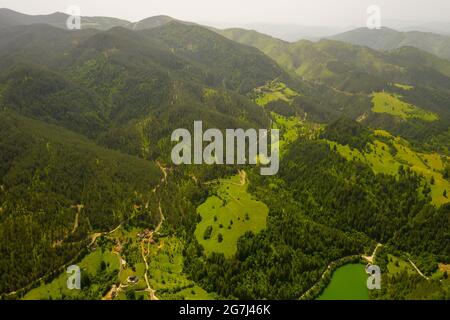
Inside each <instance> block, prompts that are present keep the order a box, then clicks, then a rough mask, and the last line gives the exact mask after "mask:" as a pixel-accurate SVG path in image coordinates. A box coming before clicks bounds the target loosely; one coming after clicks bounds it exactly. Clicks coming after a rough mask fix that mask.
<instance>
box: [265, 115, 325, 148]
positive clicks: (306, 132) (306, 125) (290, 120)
mask: <svg viewBox="0 0 450 320" xmlns="http://www.w3.org/2000/svg"><path fill="white" fill-rule="evenodd" d="M272 118H273V119H274V122H273V128H274V129H279V130H280V153H281V156H283V155H284V154H285V152H286V150H287V149H288V148H287V145H289V144H291V143H293V142H295V141H296V140H297V139H298V138H299V137H305V138H308V139H314V138H316V137H318V135H319V133H320V132H321V130H322V129H323V125H320V124H317V123H314V122H310V121H307V120H303V119H300V118H299V117H285V116H282V115H279V114H277V113H275V112H272Z"/></svg>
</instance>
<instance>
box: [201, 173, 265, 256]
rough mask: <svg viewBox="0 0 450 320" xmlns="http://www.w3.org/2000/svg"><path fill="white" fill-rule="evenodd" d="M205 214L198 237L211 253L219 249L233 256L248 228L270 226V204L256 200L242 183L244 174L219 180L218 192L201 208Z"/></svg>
mask: <svg viewBox="0 0 450 320" xmlns="http://www.w3.org/2000/svg"><path fill="white" fill-rule="evenodd" d="M197 212H198V213H199V214H200V216H201V217H202V220H201V222H200V223H199V224H198V225H197V228H196V229H195V237H196V238H197V240H198V242H199V243H200V244H201V245H202V246H203V247H204V249H205V251H206V252H207V253H211V252H219V253H223V254H224V255H225V256H227V257H231V256H233V255H234V254H235V252H236V249H237V247H236V245H237V241H238V239H239V238H240V237H241V236H242V235H243V234H244V233H246V232H247V231H252V232H254V233H258V232H260V231H261V230H263V229H264V228H265V227H266V219H267V216H268V214H269V208H268V207H267V206H266V205H265V204H264V203H262V202H260V201H257V200H254V199H253V198H252V196H251V195H250V194H249V193H248V192H247V184H246V183H244V184H241V177H240V175H236V176H233V177H231V178H230V179H223V180H220V181H219V186H218V187H217V189H216V194H215V195H212V196H210V197H209V198H208V199H207V200H206V202H205V203H203V204H202V205H200V206H199V207H198V208H197Z"/></svg>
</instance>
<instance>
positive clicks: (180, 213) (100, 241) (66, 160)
mask: <svg viewBox="0 0 450 320" xmlns="http://www.w3.org/2000/svg"><path fill="white" fill-rule="evenodd" d="M0 17H1V18H2V20H1V21H0V253H1V257H0V258H1V259H0V298H1V299H17V300H19V299H24V300H236V299H242V300H271V299H272V300H298V299H301V300H314V299H319V300H341V299H351V300H352V299H355V300H358V299H364V300H366V299H370V300H415V299H420V300H448V299H450V282H449V281H450V280H449V279H448V273H449V268H448V266H449V265H450V238H449V230H450V178H449V175H450V153H449V148H450V129H449V128H450V109H449V101H450V72H449V70H450V61H449V60H447V58H446V52H445V50H443V49H442V50H441V49H436V48H429V50H422V49H424V48H423V43H424V42H423V41H424V40H422V39H429V41H430V43H444V44H445V43H446V42H445V41H446V39H443V38H440V37H435V36H430V35H427V34H425V33H424V34H419V35H417V38H411V34H403V33H402V34H400V35H399V34H397V33H395V32H394V33H393V34H394V35H395V36H396V37H397V36H398V37H400V36H401V37H404V38H408V39H409V40H408V41H412V42H413V44H414V45H411V46H400V45H395V43H394V44H392V48H389V50H387V47H386V45H385V44H383V43H381V42H380V43H377V44H376V45H372V46H364V45H365V44H366V43H365V42H363V41H362V40H361V38H360V37H359V33H360V32H362V31H361V30H360V31H358V32H356V33H355V32H351V33H350V34H344V35H342V36H340V37H333V38H332V39H321V40H318V41H315V42H313V41H307V40H300V41H297V42H292V43H289V42H285V41H283V40H279V39H276V38H273V37H270V36H267V35H264V34H261V33H258V32H256V31H249V30H245V29H238V28H234V29H227V30H219V29H215V28H209V27H205V26H202V25H200V24H195V23H190V22H186V21H181V20H177V19H174V18H171V17H168V16H156V17H150V18H148V19H144V20H142V21H140V22H137V23H131V22H128V21H125V20H121V19H113V18H107V17H105V18H101V19H100V18H89V19H87V20H86V21H85V26H89V27H90V28H83V29H82V30H73V31H67V30H65V29H64V25H63V22H64V18H65V16H64V15H62V14H55V15H50V16H45V15H44V16H39V17H34V16H28V15H25V14H19V13H15V12H13V11H11V10H6V9H0ZM49 18H51V19H50V20H48V19H49ZM36 23H38V24H36ZM380 32H381V33H382V34H384V33H386V32H388V30H382V31H380ZM383 32H384V33H383ZM354 37H356V38H354ZM436 46H437V45H436ZM380 48H383V50H381V49H380ZM384 49H386V50H384ZM430 51H431V52H430ZM199 121H202V122H201V123H202V130H204V131H206V130H208V129H217V130H219V131H220V132H225V130H227V129H237V128H241V129H243V130H248V129H254V130H255V132H257V130H261V129H265V130H267V131H268V132H269V131H270V130H273V129H278V130H280V141H279V142H280V143H279V149H280V150H279V151H280V159H279V160H280V163H279V170H278V171H277V173H276V174H274V175H270V176H264V175H261V174H260V170H261V169H262V168H263V166H262V163H261V161H256V162H257V163H256V164H253V163H252V162H251V161H249V162H246V161H244V164H239V163H238V162H237V161H235V162H233V163H232V162H231V161H230V163H228V165H219V164H215V165H213V164H208V163H203V162H202V161H200V162H195V161H194V162H195V164H188V163H187V162H185V163H174V162H173V161H172V157H171V151H172V150H173V149H174V147H175V146H176V144H175V141H171V135H172V133H173V132H174V131H175V130H176V129H179V128H184V129H185V130H186V131H188V132H195V128H196V123H198V122H199ZM194 138H195V137H194ZM197 138H202V136H199V137H197ZM203 142H205V141H203ZM193 145H195V143H194V144H193ZM203 146H204V145H203V143H202V141H200V143H199V144H198V145H197V147H199V148H200V147H203ZM200 149H202V148H200ZM202 150H203V149H202ZM238 156H241V157H242V158H243V159H246V154H245V155H241V154H240V155H238ZM249 157H250V155H249ZM256 158H257V160H261V159H262V156H261V155H260V154H259V153H258V155H257V156H256ZM267 158H268V157H267ZM236 163H238V164H236ZM366 263H370V264H375V265H377V266H379V267H380V269H381V272H382V288H381V289H380V290H368V289H367V286H366V280H367V274H366V273H365V271H364V267H365V264H366ZM69 265H77V266H79V267H80V269H81V287H82V288H81V290H69V289H68V288H67V277H68V274H67V273H66V269H67V267H68V266H69Z"/></svg>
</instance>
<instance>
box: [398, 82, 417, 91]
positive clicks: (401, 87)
mask: <svg viewBox="0 0 450 320" xmlns="http://www.w3.org/2000/svg"><path fill="white" fill-rule="evenodd" d="M394 86H396V87H397V88H400V89H403V90H406V91H409V90H413V89H414V87H413V86H408V85H406V84H400V83H394Z"/></svg>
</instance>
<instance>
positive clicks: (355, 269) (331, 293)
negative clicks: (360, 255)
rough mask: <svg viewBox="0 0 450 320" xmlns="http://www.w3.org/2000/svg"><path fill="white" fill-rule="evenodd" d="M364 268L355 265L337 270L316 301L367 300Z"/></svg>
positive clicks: (366, 275) (347, 265) (361, 265)
mask: <svg viewBox="0 0 450 320" xmlns="http://www.w3.org/2000/svg"><path fill="white" fill-rule="evenodd" d="M365 267H366V266H365V265H363V264H360V263H357V264H346V265H344V266H342V267H340V268H338V269H337V270H336V271H334V272H333V275H332V277H331V282H330V284H329V285H328V286H327V287H326V288H325V290H324V291H323V293H322V294H321V295H320V296H319V298H318V300H369V289H367V279H368V274H367V273H366V271H365Z"/></svg>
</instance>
